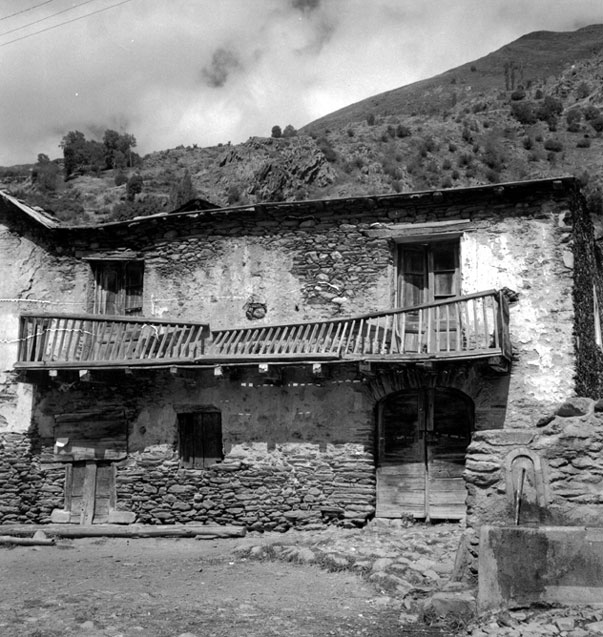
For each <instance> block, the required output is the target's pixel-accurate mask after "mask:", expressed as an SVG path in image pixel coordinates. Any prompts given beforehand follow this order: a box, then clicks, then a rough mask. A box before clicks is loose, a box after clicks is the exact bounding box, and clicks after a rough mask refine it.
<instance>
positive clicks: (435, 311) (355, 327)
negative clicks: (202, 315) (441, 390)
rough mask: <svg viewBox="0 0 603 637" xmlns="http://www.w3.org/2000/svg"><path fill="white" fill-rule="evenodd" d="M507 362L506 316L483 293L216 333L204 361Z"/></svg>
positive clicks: (496, 297) (501, 305)
mask: <svg viewBox="0 0 603 637" xmlns="http://www.w3.org/2000/svg"><path fill="white" fill-rule="evenodd" d="M496 356H502V357H503V358H505V359H506V360H507V361H508V360H510V359H511V344H510V340H509V312H508V307H507V302H506V299H505V297H504V296H503V294H502V293H501V292H498V291H496V290H489V291H487V292H481V293H477V294H470V295H468V296H461V297H455V298H454V299H451V300H447V301H438V302H435V303H428V304H425V305H418V306H413V307H411V308H397V309H392V310H387V311H385V312H376V313H372V314H365V315H362V316H352V317H347V318H337V319H327V320H320V321H305V322H301V323H286V324H282V325H265V326H262V327H246V328H240V329H227V330H216V331H213V332H212V342H211V345H210V346H209V348H208V352H207V354H206V357H205V358H209V359H211V360H213V361H216V362H220V361H222V362H225V363H226V362H228V361H245V360H249V361H279V360H280V361H283V360H288V359H289V360H291V359H307V360H317V361H319V360H337V359H340V360H341V359H344V360H345V359H347V360H369V361H380V360H383V361H386V360H390V361H394V360H395V361H424V360H432V359H451V360H454V359H473V358H490V357H496Z"/></svg>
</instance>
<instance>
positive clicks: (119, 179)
mask: <svg viewBox="0 0 603 637" xmlns="http://www.w3.org/2000/svg"><path fill="white" fill-rule="evenodd" d="M114 181H115V185H116V186H123V184H127V183H128V175H126V173H125V172H124V171H123V170H118V171H116V173H115V177H114Z"/></svg>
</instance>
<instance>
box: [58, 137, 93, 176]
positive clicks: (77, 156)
mask: <svg viewBox="0 0 603 637" xmlns="http://www.w3.org/2000/svg"><path fill="white" fill-rule="evenodd" d="M59 147H60V148H62V149H63V158H64V160H65V161H64V169H65V179H67V178H68V177H70V176H71V175H72V174H73V173H74V172H75V171H76V170H77V169H79V168H80V167H81V166H84V165H85V164H86V163H87V158H88V154H87V152H88V149H87V148H86V138H85V137H84V133H81V132H80V131H77V130H76V131H69V132H68V133H67V135H65V137H63V139H62V140H61V143H60V144H59Z"/></svg>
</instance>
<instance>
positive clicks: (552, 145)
mask: <svg viewBox="0 0 603 637" xmlns="http://www.w3.org/2000/svg"><path fill="white" fill-rule="evenodd" d="M544 147H545V149H546V150H550V151H551V152H553V153H559V152H561V151H562V150H563V144H562V143H561V142H560V141H559V140H558V139H553V138H552V137H549V139H547V140H546V141H545V142H544Z"/></svg>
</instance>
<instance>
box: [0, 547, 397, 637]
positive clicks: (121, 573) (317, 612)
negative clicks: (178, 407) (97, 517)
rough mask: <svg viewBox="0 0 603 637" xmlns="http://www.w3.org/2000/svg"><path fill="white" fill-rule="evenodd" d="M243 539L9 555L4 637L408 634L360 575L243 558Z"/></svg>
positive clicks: (2, 565) (3, 580)
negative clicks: (239, 550)
mask: <svg viewBox="0 0 603 637" xmlns="http://www.w3.org/2000/svg"><path fill="white" fill-rule="evenodd" d="M240 544H241V540H210V541H208V540H205V541H198V540H192V539H191V540H188V539H180V540H174V539H137V540H125V539H112V540H107V539H100V540H98V539H94V540H71V541H68V540H61V541H60V542H59V544H58V545H57V546H55V547H35V548H33V547H27V548H26V547H18V548H12V549H8V548H0V636H1V637H25V636H27V637H63V636H70V635H86V636H90V637H92V636H101V635H102V636H103V637H130V636H134V635H136V636H137V637H178V636H180V635H183V634H187V633H188V635H187V637H191V636H192V635H194V636H196V637H205V636H208V637H209V636H215V637H222V636H228V637H238V636H241V637H243V636H244V637H256V636H257V637H259V636H260V635H262V636H270V635H275V636H276V635H279V636H280V635H295V637H305V636H308V637H310V636H314V635H316V636H318V635H320V636H321V637H324V636H328V635H371V636H375V637H380V636H383V637H385V636H388V637H389V636H391V635H396V634H398V635H399V634H400V628H399V626H398V616H399V614H400V611H399V607H397V606H396V604H395V603H394V602H393V601H390V602H388V601H387V598H384V597H383V596H380V595H379V593H378V592H377V591H376V590H375V589H374V588H373V587H372V586H371V585H370V584H369V583H367V582H366V581H365V580H363V579H362V578H360V577H358V576H357V575H355V574H353V573H350V572H337V573H333V572H327V571H325V570H321V569H319V568H318V567H316V566H312V565H296V564H291V563H279V562H263V561H255V560H246V559H240V558H236V557H234V553H233V549H234V548H235V547H236V546H240Z"/></svg>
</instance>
